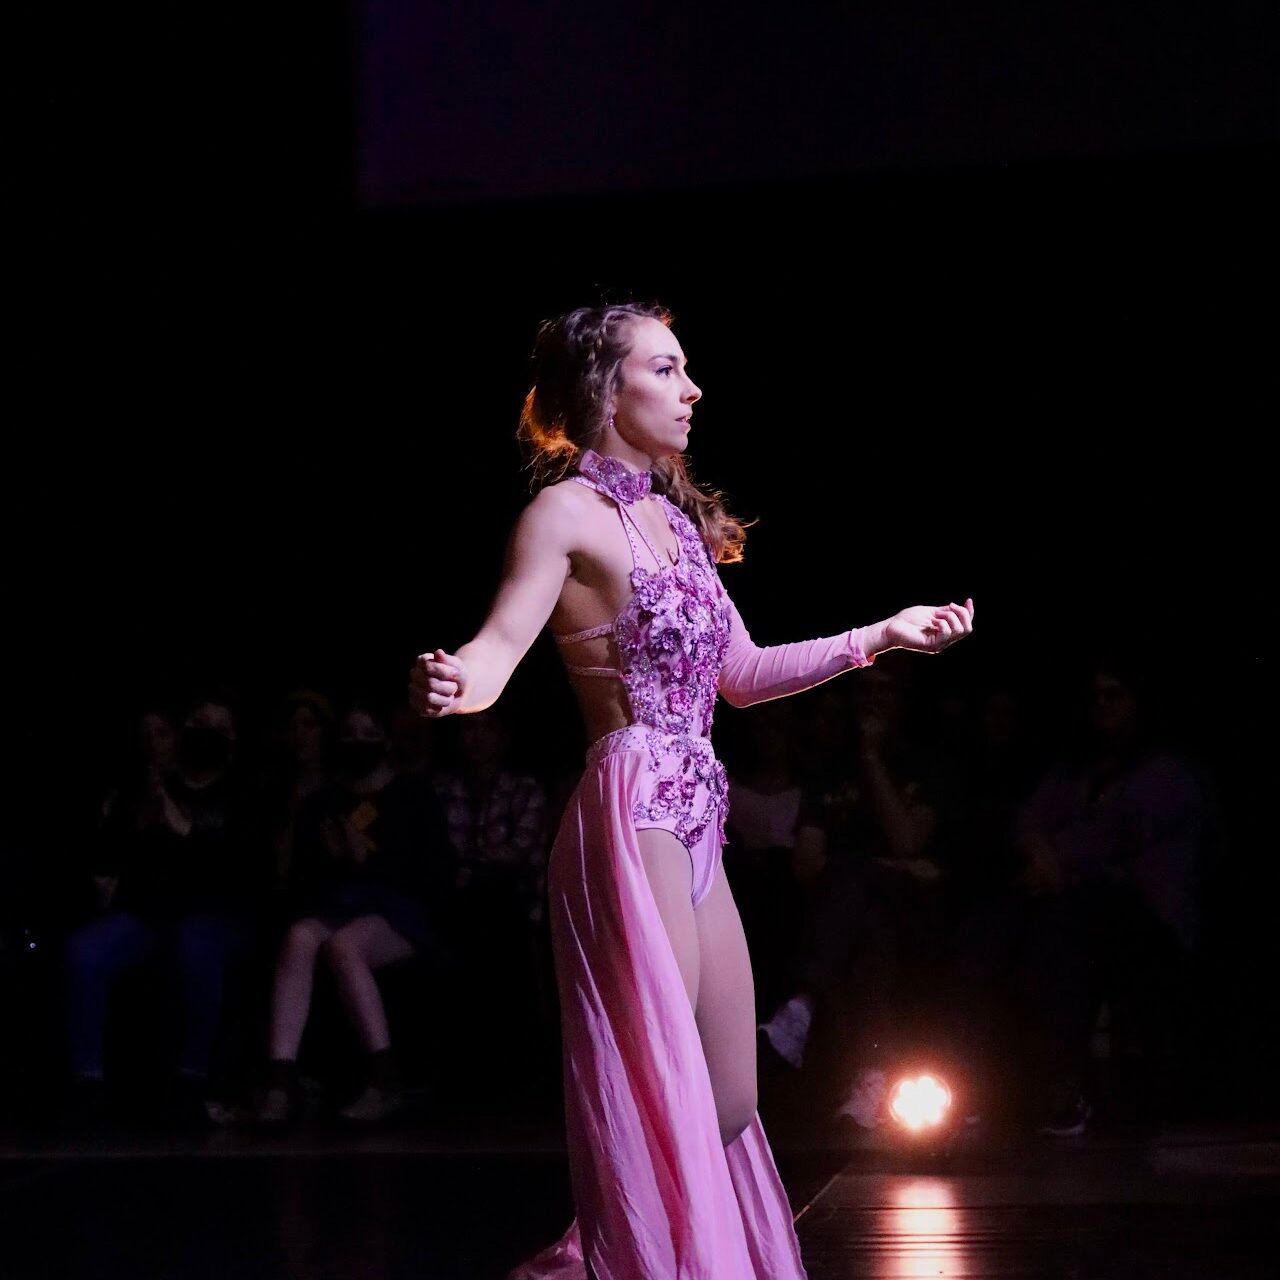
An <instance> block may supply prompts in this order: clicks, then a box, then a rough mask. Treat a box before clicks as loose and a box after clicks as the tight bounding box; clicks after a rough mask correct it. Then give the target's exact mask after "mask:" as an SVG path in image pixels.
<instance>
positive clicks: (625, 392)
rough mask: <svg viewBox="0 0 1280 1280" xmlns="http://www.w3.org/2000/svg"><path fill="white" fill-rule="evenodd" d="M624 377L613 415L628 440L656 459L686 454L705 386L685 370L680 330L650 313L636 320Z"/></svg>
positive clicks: (616, 394) (621, 433)
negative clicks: (694, 413) (696, 406)
mask: <svg viewBox="0 0 1280 1280" xmlns="http://www.w3.org/2000/svg"><path fill="white" fill-rule="evenodd" d="M621 376H622V384H621V386H619V387H618V389H617V391H616V392H615V393H614V398H613V417H614V426H615V427H616V429H617V432H618V434H619V435H620V436H621V437H622V439H623V441H624V442H625V443H627V444H628V445H630V446H631V447H632V448H633V449H637V450H639V452H641V453H644V454H647V455H648V456H649V457H651V458H667V457H670V456H671V455H672V454H677V453H683V452H684V450H685V449H686V448H687V447H688V444H689V425H690V422H689V420H690V416H691V414H692V411H693V405H694V402H695V401H697V400H698V399H700V398H701V396H702V391H701V389H700V388H699V387H698V385H697V384H696V383H695V382H694V381H693V380H692V379H691V378H690V377H689V375H688V374H687V373H686V372H685V355H684V351H683V350H682V349H681V347H680V344H679V342H677V341H676V336H675V334H673V333H672V332H671V330H670V329H668V328H667V326H666V325H665V324H663V323H662V322H661V321H660V320H653V319H650V318H649V317H648V316H644V317H641V318H639V319H637V320H636V321H634V322H633V324H632V325H631V350H630V351H628V352H627V355H626V357H625V358H624V360H623V361H622V368H621Z"/></svg>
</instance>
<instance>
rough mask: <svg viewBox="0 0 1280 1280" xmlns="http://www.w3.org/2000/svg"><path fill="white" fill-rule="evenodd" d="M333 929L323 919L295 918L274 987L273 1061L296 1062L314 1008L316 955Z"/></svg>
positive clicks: (270, 1039) (283, 946) (282, 949)
mask: <svg viewBox="0 0 1280 1280" xmlns="http://www.w3.org/2000/svg"><path fill="white" fill-rule="evenodd" d="M332 933H333V930H332V929H331V928H330V927H329V926H328V925H327V924H325V923H324V921H323V920H316V919H314V918H312V917H307V918H305V919H302V920H295V921H294V923H293V924H291V925H290V926H289V929H288V931H287V932H286V933H285V935H284V941H283V942H282V943H281V944H280V954H279V956H278V957H277V959H276V976H275V983H274V985H273V987H272V990H271V1028H270V1032H269V1034H268V1045H267V1048H268V1056H269V1057H270V1058H271V1060H272V1061H273V1062H280V1061H288V1062H293V1061H294V1060H295V1059H296V1058H297V1056H298V1046H299V1045H301V1043H302V1032H303V1030H304V1029H305V1027H306V1025H307V1014H308V1013H309V1012H310V1011H311V988H312V984H313V982H314V980H315V967H316V955H317V953H318V952H319V950H320V948H321V946H323V945H324V942H325V940H326V939H327V938H328V937H330V935H331V934H332Z"/></svg>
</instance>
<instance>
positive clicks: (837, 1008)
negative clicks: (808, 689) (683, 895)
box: [760, 654, 950, 1128]
mask: <svg viewBox="0 0 1280 1280" xmlns="http://www.w3.org/2000/svg"><path fill="white" fill-rule="evenodd" d="M895 658H896V655H893V654H884V655H881V656H880V657H879V658H878V659H877V661H876V664H875V666H874V667H871V668H868V669H867V670H865V671H861V672H858V673H857V677H856V678H854V679H850V680H848V681H842V682H837V681H832V682H831V683H830V685H828V686H824V687H823V689H822V690H820V691H819V694H820V696H819V699H818V700H817V702H816V706H815V715H816V723H815V724H814V726H813V727H812V731H811V733H810V734H809V739H808V741H809V746H810V750H811V751H813V753H814V755H813V763H812V765H811V766H810V771H809V772H808V775H807V777H806V781H805V792H804V797H803V799H802V801H801V807H800V813H799V817H798V820H797V830H796V843H795V866H796V872H797V875H798V876H799V877H800V878H801V880H802V881H804V882H806V883H808V884H809V886H810V888H809V893H808V902H807V906H806V914H805V919H804V922H803V925H802V930H801V937H800V942H799V946H798V947H797V950H796V954H795V955H794V956H793V957H792V962H791V970H792V976H793V984H792V987H791V995H790V997H789V998H788V999H787V1000H786V1001H784V1003H783V1004H782V1005H781V1006H780V1007H779V1008H778V1010H777V1011H776V1013H775V1014H774V1016H773V1017H772V1018H771V1019H770V1020H769V1021H767V1022H765V1023H763V1024H761V1027H760V1030H761V1032H762V1033H763V1035H764V1037H765V1039H766V1040H767V1041H768V1043H769V1044H770V1045H771V1046H772V1047H773V1049H774V1050H775V1051H776V1052H777V1053H778V1055H779V1056H780V1057H781V1058H782V1059H783V1060H785V1061H786V1062H788V1063H790V1064H791V1065H792V1066H794V1067H797V1068H799V1067H801V1066H802V1065H803V1063H804V1058H805V1050H806V1047H807V1045H808V1041H809V1038H810V1032H811V1029H812V1028H814V1027H815V1026H816V1024H817V1022H818V1021H819V1020H821V1018H822V1016H823V1015H824V1014H825V1021H826V1026H827V1032H828V1043H829V1045H830V1047H831V1048H832V1050H833V1051H834V1052H835V1054H836V1057H837V1058H838V1060H839V1062H838V1063H837V1065H836V1066H835V1068H834V1069H835V1071H836V1073H837V1075H838V1076H840V1077H841V1078H842V1079H843V1080H844V1083H838V1084H837V1086H836V1087H837V1089H838V1091H839V1093H840V1096H841V1098H842V1103H841V1106H840V1107H839V1109H838V1111H837V1113H836V1114H837V1115H848V1116H850V1117H851V1118H852V1119H853V1120H854V1121H855V1122H856V1123H857V1124H859V1125H862V1126H864V1127H867V1128H874V1127H876V1126H878V1125H879V1123H880V1122H881V1118H882V1115H881V1112H882V1104H883V1102H884V1090H885V1086H886V1076H885V1071H886V1068H887V1066H888V1065H889V1056H890V1054H891V1052H892V1048H893V1040H892V1039H891V1037H893V1036H895V1035H897V1036H903V1035H906V1034H907V1028H906V1026H905V1019H904V1015H903V1007H904V1006H903V1005H902V1004H901V1003H900V1002H896V1000H897V997H898V996H899V995H900V993H901V990H902V983H903V981H904V980H905V978H906V977H907V976H908V974H909V972H910V971H912V970H914V969H915V968H917V967H919V966H920V965H921V964H922V963H923V961H924V958H925V957H927V956H929V955H931V954H932V952H933V950H935V949H936V933H937V930H938V928H939V925H940V920H941V907H942V900H941V895H940V884H941V881H942V876H943V865H942V863H941V861H940V859H939V858H938V856H937V850H938V843H939V842H938V832H939V827H940V820H941V818H942V817H943V816H944V815H945V813H946V812H947V809H948V805H949V803H950V796H949V787H948V786H947V773H946V770H945V769H944V768H943V767H942V766H941V763H940V760H939V759H937V758H935V756H934V755H933V754H932V753H930V752H928V751H926V750H925V749H924V748H923V747H922V746H921V744H919V743H918V742H916V741H914V740H913V739H912V738H910V737H909V736H908V735H907V734H906V732H905V729H904V722H905V719H906V714H907V710H908V706H907V696H908V685H907V680H908V672H907V670H906V668H905V667H903V666H902V665H901V664H900V663H899V662H897V661H896V660H895ZM844 1062H849V1063H852V1064H853V1066H852V1068H847V1067H845V1066H843V1065H840V1064H843V1063H844Z"/></svg>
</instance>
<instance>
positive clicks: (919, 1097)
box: [889, 1075, 951, 1133]
mask: <svg viewBox="0 0 1280 1280" xmlns="http://www.w3.org/2000/svg"><path fill="white" fill-rule="evenodd" d="M950 1107H951V1090H950V1089H948V1088H947V1086H946V1085H945V1084H943V1083H942V1081H941V1080H939V1079H938V1078H937V1076H931V1075H922V1076H914V1077H911V1078H909V1079H906V1080H899V1081H898V1083H897V1084H896V1085H895V1086H894V1090H893V1096H892V1098H891V1099H890V1102H889V1113H890V1114H891V1115H892V1116H893V1118H894V1119H895V1120H896V1121H897V1122H898V1123H899V1124H900V1125H902V1126H903V1127H904V1128H906V1129H910V1130H911V1131H912V1132H913V1133H917V1132H919V1131H920V1130H921V1129H931V1128H933V1127H934V1126H935V1125H939V1124H941V1123H942V1122H943V1120H945V1119H946V1116H947V1111H948V1110H949V1109H950Z"/></svg>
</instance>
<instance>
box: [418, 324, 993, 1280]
mask: <svg viewBox="0 0 1280 1280" xmlns="http://www.w3.org/2000/svg"><path fill="white" fill-rule="evenodd" d="M670 322H671V317H670V314H669V313H668V312H667V311H666V310H665V309H663V308H660V307H651V306H645V305H641V304H635V303H626V304H620V305H612V306H601V307H588V308H582V309H579V310H577V311H573V312H570V313H569V314H567V315H564V316H561V317H559V318H558V319H555V320H550V321H547V322H545V323H544V324H543V325H542V326H541V327H540V329H539V331H538V338H537V343H536V346H535V350H534V382H533V386H532V387H531V389H530V391H529V394H528V396H527V397H526V400H525V405H524V411H523V414H522V415H521V427H520V433H521V436H522V439H523V440H524V441H525V442H526V443H527V444H528V445H529V446H530V448H531V449H532V452H533V456H534V462H535V465H536V466H537V468H538V471H539V473H540V475H541V477H542V478H543V480H544V484H543V487H542V488H541V490H540V491H539V493H538V494H537V495H536V496H535V497H534V499H533V500H532V501H531V502H530V503H529V504H528V506H527V507H526V508H525V510H524V511H523V512H522V513H521V515H520V517H519V518H518V520H517V521H516V524H515V528H514V530H513V532H512V535H511V539H510V543H509V547H508V553H507V561H506V566H505V570H504V574H503V578H502V581H501V584H500V586H499V588H498V591H497V594H496V597H495V599H494V601H493V605H492V607H491V609H490V612H489V615H488V617H487V619H486V620H485V622H484V624H483V625H482V626H481V628H480V630H479V632H478V633H477V634H476V636H475V637H474V638H473V639H472V640H470V641H469V642H468V643H467V644H464V645H463V646H461V648H459V649H458V650H457V651H456V652H454V653H449V652H446V651H445V650H443V649H435V650H434V651H433V652H431V653H426V654H423V655H422V656H421V657H419V658H418V660H417V662H416V663H415V665H414V668H413V671H412V674H411V677H410V686H409V691H410V692H409V696H410V702H411V705H413V706H414V708H415V709H416V710H418V711H419V712H420V713H421V714H423V715H426V716H433V717H434V716H443V715H450V714H453V713H457V712H470V711H479V710H481V709H482V708H484V707H487V706H489V705H490V704H491V703H492V702H493V701H494V700H495V699H496V698H497V697H498V695H499V694H500V693H501V692H502V690H503V688H504V687H505V685H506V683H507V681H508V679H509V678H510V677H511V674H512V671H513V670H514V669H515V667H516V665H517V664H518V663H519V661H520V660H521V658H522V657H523V656H524V654H525V653H526V652H527V650H528V649H529V646H530V645H531V644H532V643H533V641H534V639H535V638H536V636H537V635H538V632H539V631H540V630H541V629H542V627H543V626H544V625H547V624H549V625H550V627H551V630H552V632H553V634H554V635H555V638H556V640H557V642H558V643H559V644H561V645H562V646H563V647H564V651H565V655H566V667H567V669H568V671H569V673H570V678H571V681H572V684H573V687H574V690H575V693H576V694H577V697H578V700H579V704H580V706H581V708H582V712H583V715H584V719H585V722H586V729H587V737H588V741H589V742H590V744H591V745H590V747H589V748H588V750H587V759H586V769H585V772H584V773H583V776H582V778H581V780H580V782H579V784H578V786H577V788H576V790H575V791H574V793H573V795H572V797H571V798H570V800H569V803H568V806H567V807H566V809H565V812H564V816H563V818H562V821H561V825H560V829H559V833H558V835H557V837H556V840H555V843H554V845H553V848H552V852H551V856H550V861H549V865H548V882H547V889H548V900H549V901H548V905H549V910H550V923H551V937H552V947H553V951H554V955H555V966H556V976H557V985H558V989H559V995H560V1006H561V1019H562V1044H563V1067H564V1087H565V1114H566V1127H567V1136H568V1148H569V1166H570V1176H571V1181H572V1186H573V1197H574V1203H575V1207H576V1209H577V1217H576V1219H575V1221H574V1222H573V1223H572V1224H571V1225H570V1227H569V1229H568V1230H567V1231H566V1232H565V1234H564V1236H563V1237H562V1238H561V1239H560V1240H559V1241H557V1242H556V1243H555V1244H553V1245H551V1246H550V1247H549V1248H547V1249H545V1250H544V1251H543V1252H542V1253H540V1254H539V1255H538V1256H537V1257H536V1258H534V1259H532V1260H530V1261H529V1262H527V1263H524V1264H523V1265H522V1266H520V1267H518V1268H516V1270H515V1271H513V1272H512V1273H511V1277H510V1280H547V1278H549V1277H555V1278H556V1280H587V1278H588V1277H590V1278H592V1280H713V1277H714V1280H722V1278H723V1277H730V1276H732V1277H734V1280H801V1278H802V1277H804V1275H805V1271H804V1266H803V1264H802V1262H801V1258H800V1248H799V1243H798V1241H797V1239H796V1235H795V1230H794V1227H793V1225H792V1215H791V1209H790V1205H789V1204H788V1201H787V1197H786V1193H785V1191H784V1189H783V1186H782V1183H781V1181H780V1179H779V1177H778V1173H777V1169H776V1167H775V1165H774V1161H773V1156H772V1153H771V1152H770V1150H769V1145H768V1143H767V1141H766V1140H765V1134H764V1129H763V1128H762V1126H761V1123H760V1117H759V1115H758V1114H757V1111H756V1066H755V1036H756V1027H755V1002H754V995H753V991H752V977H751V965H750V960H749V957H748V954H747V948H746V942H745V940H744V937H743V932H742V925H741V922H740V920H739V917H738V911H737V908H736V907H735V905H734V901H733V897H732V894H731V893H730V890H729V885H728V882H727V880H726V879H725V874H724V870H723V867H722V864H721V857H720V854H721V846H722V844H723V841H724V819H725V812H726V807H727V805H726V786H725V773H724V769H723V767H722V766H721V764H720V763H719V761H717V759H716V757H715V755H714V753H713V751H712V748H711V743H710V740H709V738H708V734H709V732H710V729H711V717H712V709H713V704H714V701H715V696H716V693H717V690H718V691H719V692H720V693H722V694H723V695H724V696H725V698H726V699H727V700H728V701H729V702H730V703H732V704H733V705H735V706H746V705H749V704H750V703H753V702H759V701H763V700H765V699H769V698H777V697H780V696H782V695H783V694H788V693H796V692H798V691H800V690H802V689H807V688H810V687H811V686H813V685H815V684H818V683H820V682H821V681H824V680H827V679H830V678H831V677H832V676H835V675H837V674H838V673H840V672H842V671H847V670H849V669H851V668H854V667H861V666H865V665H867V664H868V663H870V662H871V661H872V660H873V659H874V657H875V655H876V654H877V653H880V652H883V651H884V650H886V649H892V648H906V649H914V650H917V651H920V652H924V653H937V652H939V651H940V650H942V649H945V648H946V647H947V646H948V645H950V644H952V643H953V642H954V641H956V640H957V639H959V638H961V637H962V636H964V635H966V634H967V633H968V632H969V631H970V629H971V628H972V621H973V602H972V601H971V600H968V601H966V602H965V603H964V604H963V605H957V604H947V605H943V606H941V607H938V608H932V607H928V606H916V607H914V608H910V609H904V610H903V611H902V612H901V613H898V614H895V615H894V616H893V617H891V618H888V619H886V620H884V621H882V622H877V623H874V624H872V625H871V626H866V627H860V628H855V629H853V630H851V631H846V632H844V633H843V634H841V635H838V636H832V637H829V638H827V639H821V640H811V641H806V642H801V643H797V644H788V645H779V646H775V647H772V648H765V649H762V648H758V647H757V646H756V645H754V644H753V643H752V641H751V638H750V636H749V635H748V634H747V631H746V629H745V627H744V626H743V623H742V619H741V617H740V616H739V614H738V612H737V610H736V609H735V607H734V605H733V603H732V602H731V601H730V599H729V597H728V595H727V594H726V592H725V590H724V587H723V586H722V585H721V582H720V579H719V576H718V574H717V572H716V567H715V566H716V564H717V563H728V562H731V561H736V560H739V559H741V554H742V553H741V547H742V541H743V527H742V525H741V524H740V523H739V522H737V521H736V520H734V519H733V518H732V517H731V516H730V515H729V514H728V513H727V512H726V511H725V509H724V507H723V506H722V505H721V503H720V501H719V495H717V494H714V493H708V492H705V491H703V490H702V489H700V488H698V487H696V486H695V485H694V484H693V482H692V481H691V480H690V478H689V476H688V473H687V471H686V468H685V463H684V458H683V452H684V449H685V447H686V445H687V444H688V440H689V428H690V415H691V412H692V409H693V406H694V405H695V403H696V402H697V401H698V400H699V399H700V398H701V395H702V392H701V391H700V390H699V388H698V387H697V386H696V385H695V384H694V383H693V381H692V380H691V379H690V378H689V375H688V371H687V369H686V367H685V363H686V362H685V357H684V353H683V352H682V350H681V348H680V344H679V343H678V342H677V341H676V338H675V335H674V334H673V333H672V332H671V328H670Z"/></svg>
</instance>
